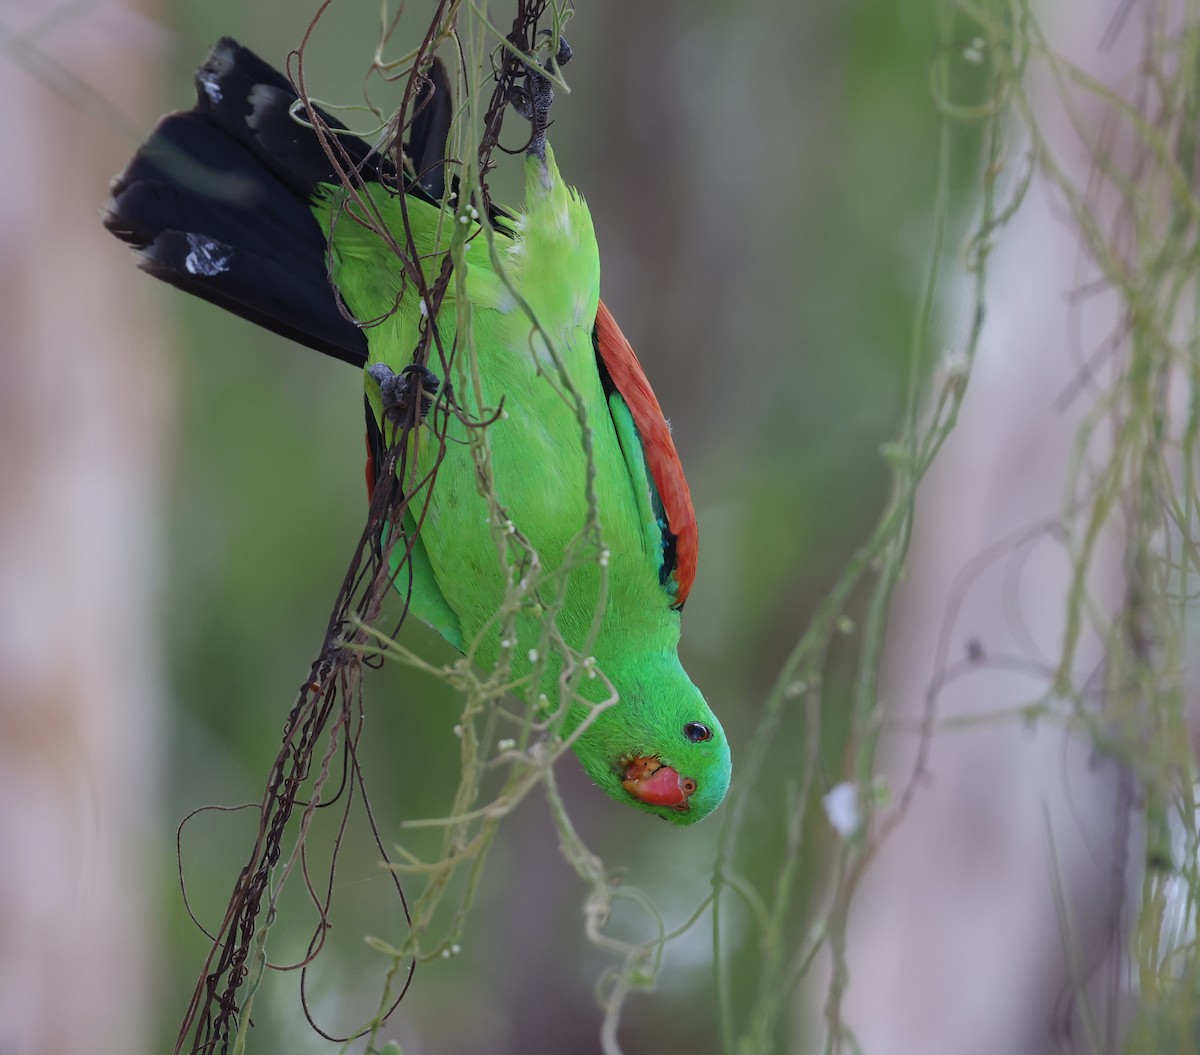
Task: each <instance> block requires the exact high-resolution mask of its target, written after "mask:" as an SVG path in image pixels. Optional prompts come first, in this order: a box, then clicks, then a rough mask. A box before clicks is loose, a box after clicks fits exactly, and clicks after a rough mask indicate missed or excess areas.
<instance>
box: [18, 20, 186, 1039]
mask: <svg viewBox="0 0 1200 1055" xmlns="http://www.w3.org/2000/svg"><path fill="white" fill-rule="evenodd" d="M49 14H50V12H49V8H48V7H47V8H41V7H40V5H37V4H26V5H17V7H16V8H13V7H12V6H11V5H8V6H4V5H0V16H2V24H0V33H2V34H3V39H0V46H2V48H3V50H0V129H3V133H4V154H5V166H4V193H3V196H2V197H0V318H3V320H4V323H3V329H4V343H3V350H2V351H0V496H2V498H0V583H2V588H0V669H2V670H3V672H4V677H3V680H2V681H0V1052H3V1053H4V1055H41V1053H45V1055H52V1053H53V1055H61V1053H62V1052H85V1051H86V1052H88V1053H90V1055H107V1053H111V1055H132V1053H134V1052H137V1051H139V1050H143V1049H144V1048H145V1047H146V1042H147V1040H148V1038H149V1030H148V1026H149V1025H150V1022H149V1021H148V1020H149V1019H150V1018H151V1015H150V1007H151V1002H150V999H149V996H148V993H147V982H148V972H147V963H148V954H149V952H150V948H149V940H148V938H149V931H148V921H149V917H150V915H151V913H149V912H148V909H149V907H150V905H151V904H152V903H153V902H152V898H151V897H150V896H148V893H147V891H148V889H149V890H153V889H154V886H152V885H151V881H153V880H157V879H160V878H161V876H160V875H159V874H157V870H156V869H148V868H147V865H146V860H145V855H144V853H143V849H144V847H143V843H144V840H145V839H146V837H147V835H148V834H150V833H151V831H152V830H153V829H154V826H155V823H156V821H157V808H156V807H157V801H156V799H157V795H156V787H157V781H156V777H157V773H156V766H157V758H158V746H159V739H160V736H159V732H160V731H159V727H158V721H157V710H158V705H159V701H160V698H161V694H162V691H163V689H162V683H161V682H162V679H161V672H160V669H159V666H160V654H161V641H160V638H159V632H158V627H157V619H156V615H155V612H154V611H153V607H154V600H155V580H156V571H157V565H158V561H159V539H158V522H157V513H158V509H159V507H160V504H161V495H160V492H161V489H162V477H163V460H164V451H163V443H164V434H163V425H164V421H163V417H162V404H163V376H162V368H161V364H160V362H159V349H160V347H161V341H160V337H161V335H160V333H159V330H158V326H157V324H156V321H155V319H154V318H153V316H152V312H151V310H150V298H149V297H148V296H146V289H145V287H147V286H149V283H148V282H146V281H144V280H141V281H139V276H136V274H135V271H134V268H133V265H132V261H131V260H130V258H129V254H128V252H127V251H123V250H122V248H121V247H120V246H119V245H118V244H117V243H116V242H115V240H114V239H113V238H112V237H111V236H109V235H108V234H107V233H106V232H104V231H103V230H102V228H101V227H100V222H99V216H98V210H99V208H100V206H101V205H102V203H103V201H104V197H105V193H106V188H107V185H108V180H109V179H110V178H111V176H112V175H113V174H114V173H115V172H117V171H118V170H119V169H120V167H121V166H122V165H123V164H124V162H125V160H126V158H127V157H128V154H129V149H130V144H129V143H128V142H122V141H120V140H119V137H118V136H115V135H114V134H113V131H112V129H111V128H106V127H104V123H103V114H102V112H101V111H102V109H103V108H104V107H105V105H106V102H105V101H106V100H114V101H117V102H118V103H119V104H121V105H125V106H129V104H130V103H131V101H132V100H133V98H134V97H135V96H136V95H137V92H138V87H139V82H140V81H141V79H142V77H141V74H140V71H142V70H143V69H144V63H143V62H142V61H141V60H140V58H139V45H141V44H142V43H144V41H142V40H140V39H139V38H138V36H137V34H136V32H132V33H131V32H129V31H130V29H131V27H132V28H134V29H136V27H137V25H138V24H139V23H137V22H136V16H134V15H133V14H132V12H119V11H117V12H114V10H113V9H99V8H97V9H93V8H90V7H82V8H81V7H76V8H75V9H73V13H71V14H69V15H67V16H66V17H64V18H62V19H60V20H59V21H57V22H53V23H52V22H51V20H50V18H48V17H47V16H48V15H49ZM42 19H44V20H45V21H44V22H42V24H40V25H39V24H38V22H39V20H42ZM120 20H123V21H120ZM145 28H148V27H145ZM75 77H78V78H79V79H80V80H81V81H82V82H86V84H88V85H90V86H91V87H92V88H93V89H94V90H95V94H94V95H91V94H89V92H87V91H86V90H84V89H83V88H82V86H81V85H79V84H77V82H76V81H75V80H74V78H75ZM64 96H65V97H64ZM164 849H165V848H164ZM156 857H159V858H160V857H161V854H158V853H156Z"/></svg>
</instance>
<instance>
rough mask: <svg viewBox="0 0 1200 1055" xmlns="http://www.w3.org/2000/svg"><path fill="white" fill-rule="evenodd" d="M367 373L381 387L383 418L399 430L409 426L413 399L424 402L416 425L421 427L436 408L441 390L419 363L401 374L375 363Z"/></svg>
mask: <svg viewBox="0 0 1200 1055" xmlns="http://www.w3.org/2000/svg"><path fill="white" fill-rule="evenodd" d="M367 373H368V374H370V375H371V377H373V378H374V379H375V382H376V383H377V384H378V385H379V394H380V395H381V396H382V397H383V412H384V415H385V416H386V417H387V419H388V421H390V422H391V423H392V424H393V425H396V426H400V425H405V424H408V423H409V421H410V420H411V419H410V414H411V412H412V405H413V399H414V398H417V397H419V398H420V401H421V402H420V404H419V415H418V417H417V418H416V421H415V424H418V425H419V424H421V423H422V422H423V421H424V420H425V417H426V415H427V414H428V413H429V408H430V407H431V406H432V405H433V397H434V396H436V395H437V393H438V389H439V388H441V386H442V382H441V379H440V378H439V377H438V376H437V374H435V373H434V372H433V371H432V370H430V369H429V368H428V367H425V366H420V365H419V364H417V363H412V364H411V365H409V366H406V367H405V368H404V369H403V370H401V371H400V373H398V374H397V373H394V372H393V371H392V368H391V367H390V366H388V365H387V364H386V363H375V364H374V365H373V366H372V367H370V369H368V370H367Z"/></svg>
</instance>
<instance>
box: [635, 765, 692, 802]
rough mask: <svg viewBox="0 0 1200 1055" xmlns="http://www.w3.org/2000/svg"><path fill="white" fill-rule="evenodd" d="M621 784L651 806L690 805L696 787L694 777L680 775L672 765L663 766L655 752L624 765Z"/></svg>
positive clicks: (636, 797)
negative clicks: (623, 776)
mask: <svg viewBox="0 0 1200 1055" xmlns="http://www.w3.org/2000/svg"><path fill="white" fill-rule="evenodd" d="M621 787H623V788H624V789H625V790H626V791H628V792H629V794H630V795H632V796H633V797H634V798H635V799H638V800H640V801H641V802H645V803H647V804H649V805H651V806H671V807H673V808H674V809H677V810H680V811H682V810H686V809H687V808H688V798H689V797H690V796H691V794H692V793H693V792H694V791H695V790H696V782H695V781H694V780H692V778H691V777H681V776H680V775H679V774H678V773H676V772H675V770H673V769H672V768H671V767H670V766H664V765H663V764H662V763H661V762H660V761H659V760H658V759H657V758H655V757H654V756H653V755H647V756H646V757H644V758H635V759H634V760H633V761H632V762H630V763H629V765H628V766H626V767H625V779H624V780H622V781H621Z"/></svg>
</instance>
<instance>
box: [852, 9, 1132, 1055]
mask: <svg viewBox="0 0 1200 1055" xmlns="http://www.w3.org/2000/svg"><path fill="white" fill-rule="evenodd" d="M1152 8H1154V5H1153V4H1150V5H1127V4H1123V3H1119V2H1117V0H1110V2H1107V3H1103V4H1066V3H1058V4H1052V5H1051V4H1046V5H1042V12H1041V16H1040V17H1041V18H1042V20H1043V26H1044V29H1045V31H1046V34H1047V38H1048V42H1049V46H1050V47H1051V48H1052V49H1054V50H1055V51H1057V52H1058V53H1059V54H1061V55H1063V56H1064V57H1065V58H1066V59H1068V60H1069V61H1071V62H1073V63H1075V64H1077V65H1078V66H1080V67H1081V68H1083V69H1084V70H1086V71H1088V72H1089V73H1090V74H1091V75H1092V76H1093V77H1096V78H1097V79H1098V80H1099V81H1100V83H1102V84H1104V85H1106V86H1107V87H1109V88H1110V89H1111V90H1112V91H1114V92H1115V93H1118V94H1119V95H1120V96H1122V97H1124V98H1126V99H1129V100H1130V102H1131V104H1132V105H1134V106H1141V105H1145V106H1149V105H1150V104H1149V103H1147V102H1146V100H1145V99H1143V98H1142V96H1141V95H1140V94H1139V93H1140V92H1142V91H1143V90H1144V86H1145V76H1146V75H1145V72H1144V71H1143V70H1141V69H1139V65H1138V64H1139V60H1140V58H1141V56H1142V51H1143V48H1144V46H1145V44H1146V39H1145V36H1144V30H1145V25H1144V24H1143V21H1142V20H1143V18H1148V17H1149V16H1148V15H1147V13H1146V11H1147V10H1149V9H1152ZM1118 27H1119V32H1114V33H1113V34H1112V36H1111V39H1106V34H1109V32H1110V30H1114V31H1115V30H1116V29H1117V28H1118ZM1030 78H1031V79H1030V80H1028V81H1027V89H1028V91H1029V93H1030V97H1031V100H1032V103H1033V106H1034V108H1035V116H1036V120H1037V121H1038V125H1039V128H1040V129H1041V131H1042V133H1043V134H1044V136H1045V138H1046V140H1047V143H1048V146H1049V150H1050V152H1051V153H1052V155H1053V159H1054V162H1055V163H1056V164H1058V165H1059V166H1061V167H1062V169H1063V171H1064V173H1065V175H1066V177H1067V178H1068V179H1069V180H1070V182H1071V183H1072V184H1073V185H1075V186H1076V187H1079V188H1087V195H1088V206H1089V209H1090V211H1091V212H1092V214H1093V215H1094V216H1095V218H1096V221H1097V225H1098V228H1099V229H1100V230H1102V231H1103V232H1105V234H1106V236H1108V237H1111V238H1113V239H1114V240H1115V239H1116V238H1118V237H1119V234H1118V233H1117V232H1119V231H1120V230H1121V228H1120V227H1119V226H1118V224H1119V217H1120V210H1121V207H1122V203H1123V200H1124V199H1123V197H1122V193H1123V191H1122V190H1120V189H1119V188H1117V187H1116V186H1115V185H1114V181H1113V180H1112V179H1110V178H1109V176H1108V175H1107V174H1106V172H1105V171H1103V170H1102V169H1101V168H1100V166H1098V165H1097V163H1096V160H1095V151H1096V150H1097V149H1101V150H1106V151H1108V163H1109V164H1110V165H1111V168H1112V170H1115V171H1116V172H1117V173H1121V174H1125V175H1130V174H1133V173H1135V172H1136V159H1135V158H1134V156H1133V151H1132V145H1133V144H1132V139H1133V137H1130V136H1128V135H1126V136H1124V137H1122V136H1121V135H1117V134H1114V132H1115V131H1116V130H1117V129H1118V127H1119V123H1118V122H1116V121H1115V120H1114V116H1115V115H1114V112H1113V110H1112V109H1111V108H1109V107H1108V106H1106V105H1104V104H1103V103H1102V102H1101V100H1099V99H1098V98H1097V97H1096V95H1095V94H1091V93H1089V92H1086V91H1084V90H1083V89H1082V88H1080V87H1079V86H1078V85H1076V84H1071V83H1070V82H1068V81H1067V80H1066V79H1065V78H1064V80H1063V81H1062V82H1055V81H1053V80H1052V79H1051V77H1050V76H1049V74H1048V72H1047V70H1046V67H1045V65H1044V63H1042V62H1040V61H1039V60H1038V59H1036V58H1035V59H1034V60H1033V61H1032V62H1031V65H1030ZM1064 93H1066V95H1065V96H1064ZM1068 107H1069V109H1068ZM1149 117H1150V120H1151V121H1153V115H1152V114H1150V115H1149ZM1017 145H1020V144H1010V151H1009V154H1010V157H1015V156H1016V150H1015V149H1013V148H1014V147H1015V146H1017ZM1135 185H1136V184H1135ZM985 300H986V305H987V312H988V315H987V321H986V328H985V330H984V336H983V342H982V344H981V347H980V351H979V357H978V361H977V363H976V366H975V370H974V372H973V374H972V377H971V380H970V390H969V392H968V394H967V397H966V401H965V403H964V406H963V408H962V414H961V417H960V424H959V425H958V427H957V428H956V430H955V432H954V433H953V435H952V436H951V437H950V440H949V442H948V444H947V445H946V447H945V449H944V451H943V453H942V456H941V457H940V459H939V461H938V463H937V464H936V465H935V467H934V469H933V471H932V472H931V474H930V476H929V478H928V479H927V481H926V482H925V484H924V486H923V488H922V491H921V494H920V501H919V508H918V517H917V524H916V531H915V534H914V539H913V546H912V553H911V564H910V568H911V575H910V577H909V579H908V581H907V583H906V584H905V586H904V588H903V589H902V591H901V592H900V594H899V595H898V599H897V602H896V604H895V607H894V610H893V613H892V619H891V631H890V640H889V647H888V657H887V660H886V663H885V678H884V683H883V686H882V688H881V698H882V700H883V701H884V705H885V706H887V707H888V708H889V716H890V718H891V719H893V720H894V721H893V723H892V724H893V732H892V734H891V735H890V737H889V739H888V741H887V749H886V751H885V755H884V757H885V759H886V771H887V774H888V778H889V781H890V782H891V785H892V787H893V788H898V787H899V786H901V785H902V784H903V782H904V780H905V779H907V776H908V774H909V773H910V772H911V771H912V767H913V762H914V750H915V740H916V737H915V736H914V735H913V730H914V729H915V728H917V726H918V724H919V723H920V721H921V719H922V715H923V713H924V708H925V701H926V696H927V693H928V692H929V691H930V686H931V684H932V683H933V682H934V679H935V678H936V677H937V676H938V673H939V672H938V671H936V670H935V669H934V663H935V660H934V657H935V656H936V655H937V654H938V645H939V639H940V636H941V635H942V634H943V633H944V632H946V630H947V628H948V629H949V635H950V636H949V638H948V641H947V644H948V654H947V656H946V662H948V663H955V662H961V661H964V660H967V661H968V662H969V661H970V657H971V656H972V655H974V656H975V657H976V658H977V660H978V662H977V663H975V664H974V665H973V669H971V670H970V671H969V672H968V673H966V674H965V676H960V677H959V678H957V679H956V680H954V681H952V682H951V683H949V684H946V685H945V687H944V688H943V689H942V690H941V691H940V692H939V693H938V695H937V697H936V712H937V716H938V718H939V719H947V718H966V719H970V718H971V716H978V715H989V714H998V713H1003V712H1006V711H1007V712H1008V714H1007V716H1006V717H1002V718H1000V719H999V720H998V721H990V722H987V721H985V722H983V723H981V724H978V725H976V726H971V725H967V726H966V727H964V728H961V729H957V730H951V731H941V732H936V733H935V734H934V736H933V742H932V747H931V752H930V755H929V759H928V764H927V771H928V774H929V776H928V780H927V781H925V783H924V785H923V786H922V787H921V788H920V789H919V790H918V792H917V794H916V797H915V799H914V801H913V807H912V809H911V810H910V812H909V814H908V815H907V817H906V818H905V819H904V821H903V822H902V823H901V825H900V826H899V828H898V829H897V830H896V831H895V833H894V834H893V836H892V837H891V838H890V840H889V841H888V842H887V843H886V844H885V846H884V849H883V851H882V854H881V856H880V857H879V859H878V861H877V862H876V864H875V865H874V866H873V867H872V869H871V871H870V875H869V879H868V881H867V882H866V883H865V884H864V887H863V888H862V889H861V890H860V891H859V892H858V895H857V896H856V900H855V910H854V914H853V918H852V925H851V929H850V935H849V947H848V951H847V956H848V969H849V986H850V988H849V992H848V999H847V1003H846V1006H845V1017H846V1021H847V1022H848V1023H849V1024H850V1026H851V1028H852V1029H853V1030H854V1032H855V1034H856V1036H857V1038H858V1039H859V1041H860V1042H861V1044H862V1050H863V1051H866V1052H870V1053H872V1055H892V1053H912V1055H918V1053H919V1055H961V1053H963V1052H972V1053H974V1055H1012V1053H1015V1052H1021V1053H1024V1055H1040V1053H1049V1052H1057V1051H1073V1050H1074V1051H1085V1050H1086V1051H1101V1050H1103V1051H1112V1050H1117V1049H1118V1048H1119V1046H1120V1043H1121V1041H1120V1035H1121V1020H1122V1017H1123V1014H1122V1012H1123V1009H1124V1006H1125V1000H1126V998H1127V994H1128V977H1127V970H1126V968H1125V960H1124V955H1125V953H1126V952H1127V943H1126V937H1127V931H1128V928H1129V916H1128V913H1127V911H1126V909H1127V899H1128V898H1129V897H1130V896H1133V895H1135V894H1136V890H1137V882H1136V879H1135V878H1134V877H1135V876H1136V871H1135V870H1136V869H1137V868H1138V867H1139V866H1140V851H1139V846H1140V841H1141V830H1140V819H1139V818H1138V814H1137V811H1136V809H1135V805H1136V804H1135V801H1134V789H1133V784H1132V778H1131V776H1130V775H1129V774H1128V772H1127V771H1125V770H1124V769H1123V768H1122V767H1121V766H1119V765H1118V764H1117V763H1116V762H1114V761H1112V760H1111V759H1108V758H1105V757H1103V756H1101V755H1098V754H1096V753H1094V752H1093V749H1092V746H1091V744H1090V743H1089V742H1088V741H1087V739H1086V738H1084V737H1081V736H1078V735H1077V734H1076V733H1072V732H1067V731H1065V730H1064V729H1063V727H1062V724H1061V723H1058V722H1054V721H1047V720H1045V719H1043V720H1041V721H1040V722H1038V723H1036V724H1026V723H1023V722H1022V721H1021V720H1020V719H1019V717H1018V712H1017V709H1018V708H1020V707H1022V706H1024V705H1025V704H1028V703H1031V702H1033V701H1036V700H1037V699H1038V698H1039V697H1041V696H1042V694H1043V693H1045V692H1046V691H1047V690H1048V689H1049V685H1048V683H1047V674H1046V672H1047V670H1049V669H1051V668H1053V666H1054V665H1055V664H1056V663H1057V662H1058V659H1057V657H1059V656H1060V655H1061V653H1062V648H1063V641H1064V632H1065V628H1066V618H1067V613H1068V611H1069V610H1070V608H1071V605H1072V604H1073V603H1074V604H1076V605H1078V604H1079V603H1080V602H1079V601H1078V600H1075V601H1074V602H1073V601H1071V600H1070V599H1069V597H1068V591H1069V588H1070V575H1071V566H1070V561H1071V556H1072V555H1071V554H1070V553H1069V552H1068V548H1067V546H1066V545H1064V543H1063V538H1062V535H1061V533H1059V532H1056V531H1055V530H1046V529H1045V527H1046V526H1047V525H1052V524H1056V523H1062V522H1063V521H1062V518H1063V517H1064V516H1070V515H1071V514H1064V513H1063V510H1064V508H1065V507H1066V506H1067V503H1068V501H1069V495H1070V494H1071V493H1075V494H1077V495H1078V494H1080V493H1083V492H1086V486H1080V487H1078V488H1075V489H1074V491H1072V488H1071V482H1072V481H1073V480H1076V479H1077V478H1078V477H1079V474H1080V473H1081V472H1083V471H1084V470H1083V467H1082V466H1081V464H1080V462H1081V461H1082V462H1084V463H1086V464H1094V465H1103V464H1104V463H1105V462H1106V461H1107V459H1108V457H1109V450H1108V449H1107V447H1108V444H1109V442H1110V440H1111V435H1112V434H1111V430H1110V429H1108V428H1107V427H1106V426H1101V427H1100V428H1098V429H1097V430H1096V432H1094V433H1093V434H1092V440H1091V442H1090V443H1089V445H1088V447H1087V450H1086V451H1080V450H1078V449H1076V447H1075V444H1076V441H1077V438H1078V435H1079V431H1080V428H1081V426H1082V425H1083V424H1084V421H1085V419H1086V418H1087V417H1088V416H1089V415H1094V414H1095V413H1096V408H1097V405H1098V403H1099V399H1100V397H1101V396H1102V394H1103V392H1104V391H1105V390H1106V389H1107V387H1108V385H1109V383H1110V381H1111V380H1112V378H1113V377H1114V375H1115V372H1116V369H1117V368H1118V367H1123V366H1124V360H1125V356H1126V355H1127V353H1128V350H1129V349H1128V342H1127V341H1126V340H1124V339H1123V338H1122V335H1123V334H1125V332H1126V331H1125V329H1124V327H1125V324H1126V320H1125V318H1124V316H1123V310H1124V308H1123V303H1122V300H1121V298H1120V297H1119V295H1118V294H1117V293H1116V292H1115V291H1114V290H1113V289H1112V287H1111V286H1110V285H1108V284H1107V283H1106V281H1105V279H1104V276H1102V275H1101V274H1100V272H1099V270H1098V268H1097V267H1096V266H1095V264H1094V263H1093V262H1092V261H1091V259H1090V257H1089V255H1088V253H1087V250H1086V249H1085V247H1084V245H1083V241H1082V238H1081V236H1080V234H1079V231H1078V230H1077V229H1076V228H1075V227H1074V225H1073V223H1072V220H1071V218H1070V214H1069V209H1068V208H1067V207H1066V205H1065V204H1064V202H1063V198H1062V195H1061V193H1059V192H1058V191H1057V190H1055V189H1054V188H1053V187H1052V186H1051V184H1050V182H1049V181H1048V180H1047V179H1046V178H1045V177H1044V176H1042V175H1040V174H1039V176H1038V177H1036V178H1035V181H1034V184H1033V186H1032V187H1031V189H1030V191H1029V194H1028V195H1027V197H1026V198H1025V201H1024V204H1023V205H1022V207H1021V209H1020V211H1019V213H1018V214H1017V216H1016V218H1015V219H1014V221H1013V222H1012V223H1011V225H1010V226H1009V227H1008V228H1007V229H1005V230H1004V231H1003V232H1002V233H1001V235H1000V241H999V244H998V247H997V250H996V253H995V256H994V258H993V261H992V267H991V274H990V278H989V283H988V290H987V294H986V298H985ZM1110 340H1112V341H1113V342H1114V343H1113V344H1112V345H1108V344H1107V343H1106V342H1109V341H1110ZM1087 369H1090V370H1092V371H1093V375H1092V381H1091V383H1088V384H1083V385H1077V384H1076V382H1077V381H1078V379H1079V377H1080V375H1081V372H1083V371H1085V370H1087ZM1072 392H1073V393H1074V394H1073V396H1068V395H1067V394H1068V393H1072ZM1081 455H1082V457H1081ZM1083 497H1084V499H1085V501H1084V509H1083V510H1082V511H1080V512H1079V513H1078V514H1075V515H1076V516H1077V519H1076V520H1074V521H1067V522H1066V526H1067V529H1068V532H1069V533H1070V534H1071V535H1072V536H1077V535H1078V533H1079V531H1080V530H1081V529H1082V525H1083V522H1084V521H1083V518H1084V517H1085V516H1087V515H1088V514H1089V512H1090V505H1089V503H1090V497H1091V496H1089V495H1087V494H1084V496H1083ZM1117 519H1118V518H1117V516H1114V517H1113V518H1112V519H1111V520H1110V524H1109V531H1108V532H1107V533H1106V537H1105V538H1104V539H1103V540H1102V542H1101V545H1100V548H1099V550H1098V551H1097V555H1096V559H1095V560H1094V561H1093V563H1092V566H1091V570H1090V576H1089V579H1088V582H1087V583H1086V586H1087V589H1088V591H1089V596H1090V598H1091V599H1092V600H1093V601H1094V602H1095V603H1096V605H1097V608H1096V610H1095V612H1093V613H1092V615H1091V616H1089V617H1088V618H1085V632H1084V638H1083V639H1082V641H1081V645H1080V648H1079V651H1078V653H1077V657H1076V664H1075V684H1076V686H1088V688H1089V691H1090V692H1091V693H1092V695H1093V696H1094V697H1096V698H1098V697H1099V694H1100V693H1102V691H1103V688H1104V645H1103V641H1102V639H1101V637H1100V635H1099V634H1098V633H1096V632H1095V630H1094V626H1095V623H1096V622H1097V621H1099V620H1101V619H1102V618H1103V617H1104V616H1105V615H1107V616H1112V615H1114V614H1115V613H1117V612H1118V611H1119V610H1120V608H1121V606H1122V604H1123V603H1124V600H1125V591H1126V581H1125V571H1124V567H1125V566H1124V561H1125V554H1124V540H1123V539H1122V538H1120V537H1119V534H1120V531H1119V525H1118V524H1117V523H1116V522H1115V521H1116V520H1117ZM1039 525H1041V526H1042V527H1041V529H1040V530H1039ZM989 553H990V554H991V557H990V558H989V557H988V555H989ZM960 576H963V578H962V579H959V577H960ZM956 580H957V581H956ZM959 587H963V590H962V594H961V600H962V605H961V608H960V609H959V611H958V614H957V617H956V618H955V619H954V621H953V623H952V624H950V625H949V626H948V625H947V621H948V619H949V618H950V613H951V611H952V608H953V605H954V603H955V600H956V590H957V589H958V588H959ZM1001 657H1005V658H1010V657H1015V658H1017V659H1019V662H1015V663H1006V662H1001V661H1000V659H1001ZM993 661H995V662H993ZM1064 706H1069V704H1068V703H1065V702H1064ZM1131 892H1132V893H1131Z"/></svg>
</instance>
